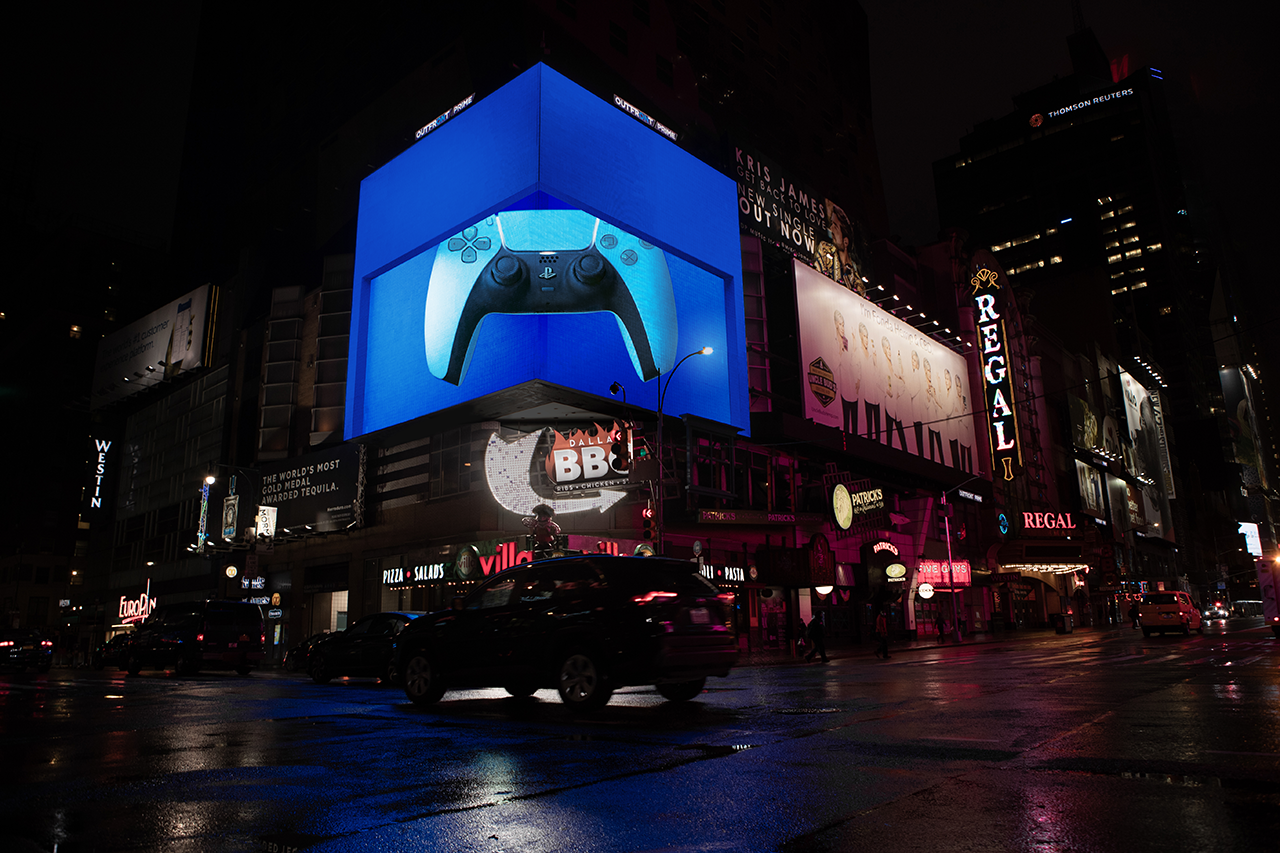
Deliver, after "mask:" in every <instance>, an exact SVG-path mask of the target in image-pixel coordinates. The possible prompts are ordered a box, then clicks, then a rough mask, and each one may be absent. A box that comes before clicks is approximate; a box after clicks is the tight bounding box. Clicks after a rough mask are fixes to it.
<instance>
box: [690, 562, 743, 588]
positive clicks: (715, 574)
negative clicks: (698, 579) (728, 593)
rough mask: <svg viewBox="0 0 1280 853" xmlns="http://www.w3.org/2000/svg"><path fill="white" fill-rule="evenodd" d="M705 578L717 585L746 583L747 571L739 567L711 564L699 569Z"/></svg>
mask: <svg viewBox="0 0 1280 853" xmlns="http://www.w3.org/2000/svg"><path fill="white" fill-rule="evenodd" d="M698 571H699V572H700V573H701V574H702V576H703V577H704V578H706V579H707V580H709V581H714V582H716V583H744V582H745V581H746V579H747V570H746V569H743V568H740V567H738V566H713V565H711V564H710V563H708V564H706V565H704V566H702V568H700V569H698Z"/></svg>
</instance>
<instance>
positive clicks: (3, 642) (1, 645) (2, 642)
mask: <svg viewBox="0 0 1280 853" xmlns="http://www.w3.org/2000/svg"><path fill="white" fill-rule="evenodd" d="M12 645H13V640H0V648H4V647H5V646H12Z"/></svg>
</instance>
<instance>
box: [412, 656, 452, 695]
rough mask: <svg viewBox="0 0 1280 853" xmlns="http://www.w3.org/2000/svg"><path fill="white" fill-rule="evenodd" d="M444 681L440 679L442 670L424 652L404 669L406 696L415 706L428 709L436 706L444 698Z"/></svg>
mask: <svg viewBox="0 0 1280 853" xmlns="http://www.w3.org/2000/svg"><path fill="white" fill-rule="evenodd" d="M444 691H445V686H444V681H443V680H441V678H440V670H439V668H437V667H436V665H435V664H434V663H432V662H431V659H430V658H428V657H427V656H426V654H425V653H423V652H418V653H416V654H414V655H413V657H411V658H409V662H408V663H407V664H405V667H404V694H405V695H406V696H408V697H409V698H410V699H411V700H412V701H413V704H415V705H418V706H421V707H426V706H427V705H434V704H435V703H436V702H439V701H440V697H441V696H444Z"/></svg>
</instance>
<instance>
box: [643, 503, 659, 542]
mask: <svg viewBox="0 0 1280 853" xmlns="http://www.w3.org/2000/svg"><path fill="white" fill-rule="evenodd" d="M656 516H657V513H656V512H654V510H653V507H652V506H646V507H645V508H644V509H642V510H640V517H641V518H643V519H644V538H645V539H646V540H649V541H653V539H654V537H655V536H656V535H657V531H656V530H654V526H653V525H654V520H655V517H656Z"/></svg>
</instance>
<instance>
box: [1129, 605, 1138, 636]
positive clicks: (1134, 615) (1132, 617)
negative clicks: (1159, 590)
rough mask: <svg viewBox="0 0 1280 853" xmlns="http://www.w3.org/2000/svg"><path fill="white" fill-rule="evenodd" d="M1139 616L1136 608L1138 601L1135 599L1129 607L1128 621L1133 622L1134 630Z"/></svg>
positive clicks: (1136, 627)
mask: <svg viewBox="0 0 1280 853" xmlns="http://www.w3.org/2000/svg"><path fill="white" fill-rule="evenodd" d="M1140 616H1141V611H1139V610H1138V602H1136V601H1135V602H1134V603H1133V605H1132V606H1131V607H1130V608H1129V621H1130V622H1132V623H1133V628H1134V630H1135V631H1136V630H1137V629H1138V618H1139V617H1140Z"/></svg>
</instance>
